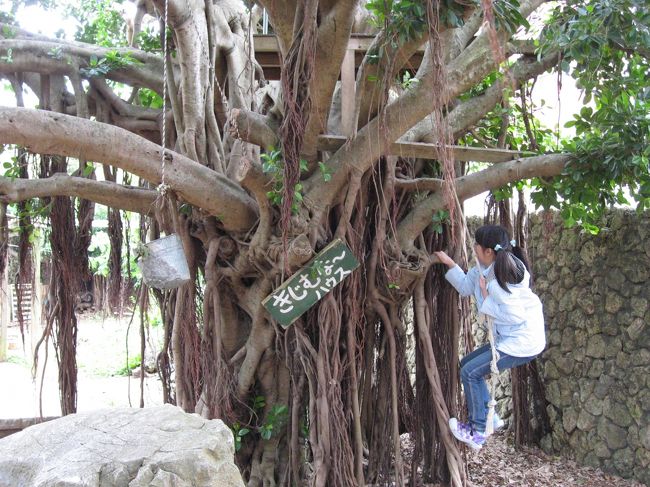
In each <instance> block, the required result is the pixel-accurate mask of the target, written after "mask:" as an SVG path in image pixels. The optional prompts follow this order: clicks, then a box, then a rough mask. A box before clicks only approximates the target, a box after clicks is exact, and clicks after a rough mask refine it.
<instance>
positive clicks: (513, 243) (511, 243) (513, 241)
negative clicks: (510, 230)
mask: <svg viewBox="0 0 650 487" xmlns="http://www.w3.org/2000/svg"><path fill="white" fill-rule="evenodd" d="M510 245H512V246H513V247H516V246H517V241H516V240H515V239H514V238H513V239H512V240H510Z"/></svg>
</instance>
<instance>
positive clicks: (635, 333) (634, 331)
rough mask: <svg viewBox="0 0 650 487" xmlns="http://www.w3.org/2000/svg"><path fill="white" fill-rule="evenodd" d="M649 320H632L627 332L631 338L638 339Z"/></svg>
mask: <svg viewBox="0 0 650 487" xmlns="http://www.w3.org/2000/svg"><path fill="white" fill-rule="evenodd" d="M646 323H647V320H644V319H641V318H639V319H636V320H634V321H633V322H632V324H631V325H630V326H628V327H627V334H628V336H629V337H630V340H636V339H637V338H639V337H640V336H641V335H642V334H643V330H644V329H645V326H646Z"/></svg>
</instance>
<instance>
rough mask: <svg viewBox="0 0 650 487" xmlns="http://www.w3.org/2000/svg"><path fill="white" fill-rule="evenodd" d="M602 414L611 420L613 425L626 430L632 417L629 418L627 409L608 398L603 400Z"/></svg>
mask: <svg viewBox="0 0 650 487" xmlns="http://www.w3.org/2000/svg"><path fill="white" fill-rule="evenodd" d="M603 414H604V415H605V417H607V418H609V419H611V420H612V422H613V423H614V424H616V425H618V426H621V427H623V428H627V427H628V426H630V425H631V424H632V416H630V412H629V411H628V410H627V407H625V405H624V404H620V403H617V402H613V401H612V400H611V398H609V397H606V398H605V399H604V400H603Z"/></svg>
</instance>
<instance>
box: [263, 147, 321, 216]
mask: <svg viewBox="0 0 650 487" xmlns="http://www.w3.org/2000/svg"><path fill="white" fill-rule="evenodd" d="M260 158H261V159H262V170H263V171H264V172H265V173H267V174H269V175H270V176H271V178H272V180H273V189H272V190H271V191H268V192H267V193H266V196H267V198H268V199H269V201H270V202H271V204H273V205H277V206H280V205H281V204H282V202H283V201H284V177H283V174H284V159H283V158H282V152H281V151H280V149H275V148H273V147H271V148H270V149H269V151H268V152H266V153H264V154H262V155H261V156H260ZM306 170H307V161H305V160H302V159H301V160H300V172H301V173H302V172H305V171H306ZM323 177H324V178H325V174H324V175H323ZM330 177H331V176H330ZM326 180H327V179H326ZM302 189H303V187H302V184H301V183H297V184H296V185H295V186H294V188H293V203H292V204H291V211H293V213H297V212H298V209H299V208H300V204H301V203H302V199H303V195H302Z"/></svg>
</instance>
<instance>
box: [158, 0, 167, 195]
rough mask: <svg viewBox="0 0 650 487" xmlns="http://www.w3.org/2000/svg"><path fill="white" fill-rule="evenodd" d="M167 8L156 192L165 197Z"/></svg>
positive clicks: (164, 28) (165, 13)
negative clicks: (158, 183)
mask: <svg viewBox="0 0 650 487" xmlns="http://www.w3.org/2000/svg"><path fill="white" fill-rule="evenodd" d="M168 6H169V0H165V12H164V17H165V25H164V26H163V95H162V99H163V106H162V114H163V120H162V144H161V145H162V151H161V158H162V173H161V177H160V180H161V182H160V185H159V186H158V188H157V189H158V192H159V193H160V194H161V195H162V196H165V195H166V194H167V191H168V190H169V185H168V184H167V183H166V181H165V168H166V162H167V157H166V156H167V154H166V151H167V149H166V147H165V144H166V143H167V140H166V139H167V11H168V10H169V9H168Z"/></svg>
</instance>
